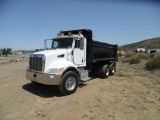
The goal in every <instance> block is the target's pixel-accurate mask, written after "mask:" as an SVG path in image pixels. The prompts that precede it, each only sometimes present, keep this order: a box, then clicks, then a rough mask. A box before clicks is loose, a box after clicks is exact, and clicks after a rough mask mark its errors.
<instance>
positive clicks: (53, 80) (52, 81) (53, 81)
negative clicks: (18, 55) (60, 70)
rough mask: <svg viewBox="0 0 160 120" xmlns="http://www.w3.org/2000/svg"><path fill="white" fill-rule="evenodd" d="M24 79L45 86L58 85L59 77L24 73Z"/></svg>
mask: <svg viewBox="0 0 160 120" xmlns="http://www.w3.org/2000/svg"><path fill="white" fill-rule="evenodd" d="M26 79H28V80H31V81H34V82H38V83H42V84H45V85H59V84H60V80H61V75H53V74H44V73H43V74H42V73H34V72H30V71H26Z"/></svg>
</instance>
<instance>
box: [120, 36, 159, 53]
mask: <svg viewBox="0 0 160 120" xmlns="http://www.w3.org/2000/svg"><path fill="white" fill-rule="evenodd" d="M137 48H145V49H146V50H148V49H160V37H157V38H151V39H147V40H143V41H140V42H136V43H132V44H127V45H122V46H119V50H124V51H135V50H136V49H137Z"/></svg>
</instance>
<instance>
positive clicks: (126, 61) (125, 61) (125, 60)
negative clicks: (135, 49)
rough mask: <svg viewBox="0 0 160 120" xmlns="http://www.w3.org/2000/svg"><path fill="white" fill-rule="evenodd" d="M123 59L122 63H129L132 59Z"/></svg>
mask: <svg viewBox="0 0 160 120" xmlns="http://www.w3.org/2000/svg"><path fill="white" fill-rule="evenodd" d="M121 61H122V63H128V62H129V61H130V59H129V58H123V59H122V60H121Z"/></svg>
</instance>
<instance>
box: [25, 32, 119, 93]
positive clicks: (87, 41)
mask: <svg viewBox="0 0 160 120" xmlns="http://www.w3.org/2000/svg"><path fill="white" fill-rule="evenodd" d="M47 40H51V41H52V44H51V47H50V49H49V50H44V51H40V52H35V53H32V54H30V56H29V65H28V67H27V70H26V79H28V80H30V81H31V82H32V84H33V85H35V86H39V85H42V84H44V85H56V86H57V88H58V90H59V92H61V93H62V94H64V95H69V94H72V93H74V92H75V91H76V90H77V88H78V86H79V83H80V82H86V81H88V80H91V79H92V78H94V77H95V76H98V77H100V78H107V77H108V76H110V75H114V74H115V72H116V62H117V61H118V58H117V49H118V46H117V45H112V44H108V43H104V42H99V41H95V40H93V35H92V30H90V29H79V30H68V31H60V32H59V33H58V34H57V36H56V37H55V38H53V39H46V40H45V41H47Z"/></svg>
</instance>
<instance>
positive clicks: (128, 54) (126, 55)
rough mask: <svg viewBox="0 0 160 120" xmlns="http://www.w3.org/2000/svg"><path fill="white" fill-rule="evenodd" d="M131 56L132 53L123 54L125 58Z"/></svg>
mask: <svg viewBox="0 0 160 120" xmlns="http://www.w3.org/2000/svg"><path fill="white" fill-rule="evenodd" d="M132 56H133V54H132V53H127V54H125V56H124V57H125V58H131V57H132Z"/></svg>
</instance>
